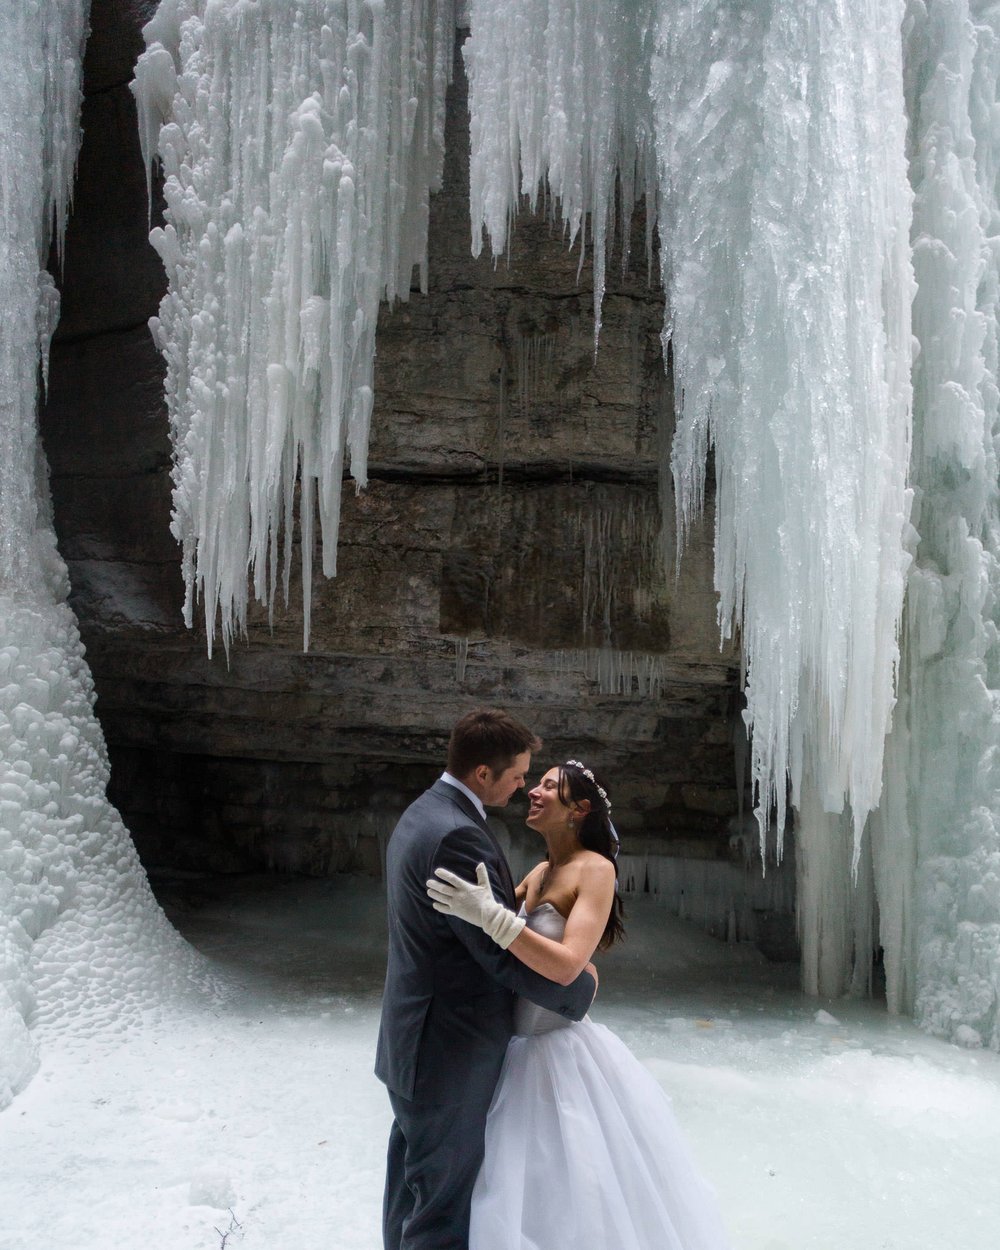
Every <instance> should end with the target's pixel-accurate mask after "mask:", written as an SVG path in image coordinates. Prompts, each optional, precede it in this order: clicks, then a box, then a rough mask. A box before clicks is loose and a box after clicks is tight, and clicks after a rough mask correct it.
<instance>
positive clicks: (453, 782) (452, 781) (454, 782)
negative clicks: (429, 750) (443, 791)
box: [441, 772, 486, 821]
mask: <svg viewBox="0 0 1000 1250" xmlns="http://www.w3.org/2000/svg"><path fill="white" fill-rule="evenodd" d="M441 780H442V781H446V782H447V783H448V785H450V786H454V787H455V789H456V790H461V791H462V793H463V794H464V795H465V797H466V798H467V799H470V800H471V801H472V804H473V806H474V807H475V809H476V811H477V812H478V813H479V815H480V816H482V818H483V820H484V821H485V820H486V808H485V807H483V801H482V799H481V798H480V797H479V795H478V794H473V793H472V791H471V790H470V789H469V787H468V786H466V785H463V784H462V782H461V781H459V779H458V778H457V777H453V776H452V775H451V773H449V772H443V773H442V774H441Z"/></svg>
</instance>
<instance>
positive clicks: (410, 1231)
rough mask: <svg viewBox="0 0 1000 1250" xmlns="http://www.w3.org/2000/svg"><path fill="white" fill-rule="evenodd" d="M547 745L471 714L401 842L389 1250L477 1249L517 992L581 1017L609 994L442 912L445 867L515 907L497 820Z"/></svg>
mask: <svg viewBox="0 0 1000 1250" xmlns="http://www.w3.org/2000/svg"><path fill="white" fill-rule="evenodd" d="M540 746H541V743H540V742H539V740H538V739H537V738H536V737H535V735H534V734H533V733H532V732H531V730H530V729H528V728H527V727H526V726H525V725H522V724H521V723H520V721H517V720H515V719H514V718H513V717H512V716H509V715H508V714H507V713H506V712H502V711H499V710H497V709H481V710H479V711H475V712H470V713H468V715H466V716H463V717H462V719H461V720H460V721H459V722H458V724H457V725H456V726H455V728H454V730H453V731H452V735H451V741H450V743H449V745H448V768H447V771H446V772H445V773H444V774H443V775H442V776H441V777H440V779H439V780H438V781H436V782H435V783H434V785H433V786H431V788H430V789H429V790H427V791H425V792H424V793H423V794H422V795H421V796H420V797H419V798H418V799H417V800H416V801H415V802H413V803H411V804H410V806H409V807H408V808H407V809H406V811H405V812H404V813H403V815H402V816H401V817H400V820H399V823H398V824H397V825H396V828H395V830H394V831H393V834H392V837H391V838H390V840H389V848H388V855H387V860H386V892H387V900H388V907H389V962H388V969H387V971H386V980H385V996H384V999H383V1002H382V1024H381V1028H380V1030H379V1039H378V1053H377V1057H376V1061H375V1074H376V1075H377V1076H378V1077H379V1079H380V1080H382V1081H384V1082H385V1084H386V1085H387V1086H388V1088H389V1101H390V1103H391V1104H392V1110H393V1114H394V1116H395V1120H394V1121H393V1125H392V1130H391V1132H390V1134H389V1154H388V1160H387V1164H386V1180H385V1204H384V1209H383V1224H382V1235H383V1239H384V1243H385V1250H467V1248H468V1243H469V1206H470V1201H471V1198H472V1186H473V1183H474V1181H475V1179H476V1173H477V1172H478V1171H479V1165H480V1163H481V1162H482V1158H483V1133H484V1128H485V1123H486V1113H487V1111H488V1110H489V1106H490V1100H491V1098H492V1096H493V1090H494V1087H495V1086H496V1083H497V1078H498V1077H499V1075H500V1066H501V1064H502V1062H503V1057H504V1052H505V1050H506V1048H507V1043H508V1041H509V1040H510V1036H511V1032H512V1030H513V1008H514V994H515V993H517V994H521V995H523V996H524V997H525V998H528V999H530V1000H531V1001H532V1002H535V1003H538V1004H539V1005H540V1006H543V1007H548V1008H550V1009H551V1010H553V1011H558V1012H560V1013H561V1014H562V1015H564V1016H567V1017H568V1018H569V1019H571V1020H580V1019H582V1018H583V1016H584V1015H585V1014H586V1012H587V1009H588V1007H589V1006H590V1003H591V1000H592V999H593V997H594V991H595V989H596V983H595V981H594V979H593V977H591V976H590V974H589V973H587V972H582V973H581V974H580V975H579V977H577V979H576V980H575V981H574V982H573V984H572V985H569V986H565V987H564V986H560V985H556V984H555V982H553V981H547V980H545V978H544V977H540V976H538V975H537V973H534V972H531V971H530V970H529V969H527V968H525V967H524V966H523V965H522V964H520V963H518V962H517V960H516V959H514V958H513V956H511V955H509V954H508V953H507V952H506V951H505V950H502V949H501V948H500V947H499V946H497V945H496V943H495V942H494V941H493V940H492V939H491V938H490V937H488V936H487V935H486V934H485V933H484V932H483V931H482V930H481V929H477V928H476V927H475V926H473V925H469V924H464V923H463V922H462V921H461V920H457V919H455V918H454V917H453V916H444V915H441V914H440V913H438V912H436V911H435V910H434V909H433V907H432V906H431V902H430V899H429V898H428V897H427V890H426V882H427V879H428V878H429V877H431V876H433V873H434V869H435V868H438V867H443V868H450V869H451V871H452V872H455V873H458V874H459V875H460V876H462V877H465V878H466V879H467V880H470V881H472V880H475V876H476V865H477V864H478V863H484V864H485V865H486V867H487V869H488V871H489V876H490V883H491V885H492V887H493V893H494V894H495V896H496V897H497V898H498V899H502V900H503V901H504V902H506V903H507V905H508V906H510V907H511V908H513V907H514V906H515V900H514V882H513V880H512V879H511V875H510V868H509V867H508V864H507V860H506V859H505V857H504V854H503V851H502V850H501V849H500V845H499V843H498V842H497V840H496V838H495V837H494V835H493V834H492V833H491V832H490V829H489V827H488V826H487V823H486V812H485V810H484V809H485V807H486V806H490V807H505V806H506V805H507V801H508V800H509V799H510V797H511V796H512V795H513V794H514V793H515V792H516V791H517V790H520V789H521V788H522V787H523V786H524V778H525V774H526V773H527V771H528V768H529V766H530V764H531V752H532V751H537V750H538V749H539V747H540Z"/></svg>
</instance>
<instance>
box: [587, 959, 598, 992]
mask: <svg viewBox="0 0 1000 1250" xmlns="http://www.w3.org/2000/svg"><path fill="white" fill-rule="evenodd" d="M584 972H589V973H590V975H591V976H592V977H593V978H594V998H596V997H597V983H598V977H597V969H596V968H595V967H594V965H593V964H587V966H586V967H585V968H584ZM591 1001H593V999H591Z"/></svg>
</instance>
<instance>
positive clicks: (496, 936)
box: [427, 864, 524, 950]
mask: <svg viewBox="0 0 1000 1250" xmlns="http://www.w3.org/2000/svg"><path fill="white" fill-rule="evenodd" d="M427 894H428V896H429V897H430V899H431V901H432V902H433V904H434V910H435V911H439V912H443V913H444V915H446V916H456V917H457V918H458V919H459V920H464V921H465V922H466V923H467V924H474V925H475V926H476V927H477V928H479V929H482V930H483V932H484V933H486V934H487V935H488V936H489V937H491V938H492V939H493V941H494V942H496V944H497V945H498V946H500V947H502V948H503V949H504V950H506V949H507V947H508V946H510V944H511V942H513V941H514V939H515V938H516V937H517V936H518V934H519V933H520V932H521V930H522V929H523V928H524V921H523V920H522V919H521V917H520V916H515V915H514V913H513V912H512V911H508V910H507V908H506V907H504V905H503V904H502V903H498V902H497V901H496V899H495V898H494V897H493V890H492V889H491V887H490V877H489V873H488V872H487V871H486V865H485V864H477V865H476V882H475V884H473V883H472V882H471V881H466V880H464V879H463V878H462V877H459V876H457V875H456V874H455V873H453V872H450V871H449V870H448V869H447V868H435V869H434V876H433V877H431V879H430V880H429V881H428V882H427Z"/></svg>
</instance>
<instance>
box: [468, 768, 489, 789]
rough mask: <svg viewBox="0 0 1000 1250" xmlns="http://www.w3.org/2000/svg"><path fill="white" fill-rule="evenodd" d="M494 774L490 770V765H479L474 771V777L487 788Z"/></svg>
mask: <svg viewBox="0 0 1000 1250" xmlns="http://www.w3.org/2000/svg"><path fill="white" fill-rule="evenodd" d="M492 772H493V770H492V769H491V768H490V766H489V764H477V765H476V767H475V768H474V769H473V770H472V775H473V777H475V779H476V780H477V781H478V782H479V784H480V785H481V786H485V785H488V784H489V782H490V780H491V775H492Z"/></svg>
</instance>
